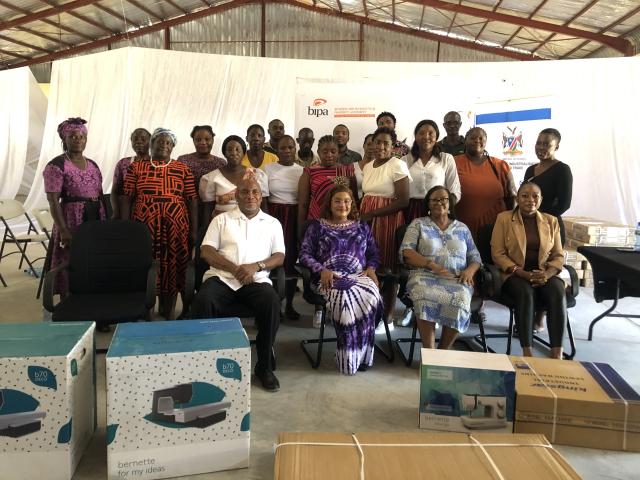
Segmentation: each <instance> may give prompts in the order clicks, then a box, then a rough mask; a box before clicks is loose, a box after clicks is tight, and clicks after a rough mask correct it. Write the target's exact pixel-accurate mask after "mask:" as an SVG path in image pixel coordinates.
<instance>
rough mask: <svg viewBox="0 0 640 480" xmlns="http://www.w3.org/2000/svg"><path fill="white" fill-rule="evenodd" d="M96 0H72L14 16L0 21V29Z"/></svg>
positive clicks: (57, 13)
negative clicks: (21, 15)
mask: <svg viewBox="0 0 640 480" xmlns="http://www.w3.org/2000/svg"><path fill="white" fill-rule="evenodd" d="M96 1H97V0H75V1H73V2H67V3H63V4H62V5H60V6H59V7H51V8H46V9H44V10H40V11H39V12H34V13H29V14H27V15H25V16H23V17H18V18H14V19H13V20H8V21H6V22H0V30H7V29H9V28H13V27H19V26H20V25H24V24H26V23H31V22H35V21H37V20H42V19H43V18H48V17H53V16H54V15H59V14H61V13H68V12H70V11H71V10H75V9H76V8H81V7H86V6H87V5H92V4H94V3H96Z"/></svg>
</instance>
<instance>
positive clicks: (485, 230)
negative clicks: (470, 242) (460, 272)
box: [476, 224, 493, 265]
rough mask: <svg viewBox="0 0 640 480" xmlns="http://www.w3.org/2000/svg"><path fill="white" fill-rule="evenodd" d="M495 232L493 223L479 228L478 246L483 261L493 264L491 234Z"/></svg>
mask: <svg viewBox="0 0 640 480" xmlns="http://www.w3.org/2000/svg"><path fill="white" fill-rule="evenodd" d="M492 233H493V224H489V225H483V226H482V227H480V228H479V229H478V241H477V243H476V247H477V248H478V251H479V252H480V257H481V258H482V263H487V264H490V265H493V259H492V258H491V234H492Z"/></svg>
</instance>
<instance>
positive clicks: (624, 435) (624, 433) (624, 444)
mask: <svg viewBox="0 0 640 480" xmlns="http://www.w3.org/2000/svg"><path fill="white" fill-rule="evenodd" d="M591 365H593V368H595V369H596V370H597V371H598V373H599V374H600V375H601V376H602V378H604V379H605V380H606V381H607V383H608V384H609V386H610V387H611V388H613V391H614V392H616V393H617V394H618V397H620V400H622V401H623V402H624V425H623V427H622V451H623V452H624V451H626V450H627V420H628V418H629V402H627V400H626V399H625V398H624V397H623V396H622V394H621V393H620V392H619V391H618V389H617V388H616V387H615V386H614V385H613V383H611V382H610V381H609V379H608V378H607V377H606V375H605V374H604V373H603V372H602V370H600V369H599V368H598V366H597V365H596V364H595V363H591Z"/></svg>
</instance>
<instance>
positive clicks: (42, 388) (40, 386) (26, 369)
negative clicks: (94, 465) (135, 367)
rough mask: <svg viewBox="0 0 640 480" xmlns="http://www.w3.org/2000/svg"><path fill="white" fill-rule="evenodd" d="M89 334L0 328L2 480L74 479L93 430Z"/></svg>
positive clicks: (40, 327)
mask: <svg viewBox="0 0 640 480" xmlns="http://www.w3.org/2000/svg"><path fill="white" fill-rule="evenodd" d="M94 328H95V325H94V323H93V322H59V323H58V322H57V323H21V324H4V325H0V478H2V479H11V480H33V479H45V478H46V479H47V480H69V479H70V478H71V477H72V476H73V472H74V471H75V469H76V466H77V465H78V462H80V458H81V457H82V453H83V452H84V449H85V448H86V446H87V444H88V443H89V441H90V440H91V437H92V436H93V432H94V430H95V421H96V416H95V404H96V399H95V365H94Z"/></svg>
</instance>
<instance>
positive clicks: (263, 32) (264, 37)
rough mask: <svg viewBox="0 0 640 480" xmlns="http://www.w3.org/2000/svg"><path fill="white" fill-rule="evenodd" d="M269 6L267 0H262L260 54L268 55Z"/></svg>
mask: <svg viewBox="0 0 640 480" xmlns="http://www.w3.org/2000/svg"><path fill="white" fill-rule="evenodd" d="M266 30H267V6H266V5H265V0H261V1H260V56H261V57H266V56H267V32H266Z"/></svg>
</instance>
